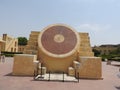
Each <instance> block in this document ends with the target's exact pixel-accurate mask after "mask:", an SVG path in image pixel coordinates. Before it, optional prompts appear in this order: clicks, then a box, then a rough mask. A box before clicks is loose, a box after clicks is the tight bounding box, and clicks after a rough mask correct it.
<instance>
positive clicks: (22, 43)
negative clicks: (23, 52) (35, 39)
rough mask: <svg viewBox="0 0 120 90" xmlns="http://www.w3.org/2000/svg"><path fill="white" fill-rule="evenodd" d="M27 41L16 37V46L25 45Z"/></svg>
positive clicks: (24, 38)
mask: <svg viewBox="0 0 120 90" xmlns="http://www.w3.org/2000/svg"><path fill="white" fill-rule="evenodd" d="M27 41H28V40H27V38H26V37H18V45H27Z"/></svg>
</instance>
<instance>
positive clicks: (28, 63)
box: [12, 54, 37, 75]
mask: <svg viewBox="0 0 120 90" xmlns="http://www.w3.org/2000/svg"><path fill="white" fill-rule="evenodd" d="M36 60H37V56H36V55H29V54H16V55H15V56H14V64H13V72H12V74H13V75H34V63H33V62H34V61H36Z"/></svg>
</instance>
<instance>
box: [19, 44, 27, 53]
mask: <svg viewBox="0 0 120 90" xmlns="http://www.w3.org/2000/svg"><path fill="white" fill-rule="evenodd" d="M25 48H26V45H18V52H22V53H23V52H24V50H25Z"/></svg>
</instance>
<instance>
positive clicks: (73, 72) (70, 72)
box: [68, 67, 75, 76]
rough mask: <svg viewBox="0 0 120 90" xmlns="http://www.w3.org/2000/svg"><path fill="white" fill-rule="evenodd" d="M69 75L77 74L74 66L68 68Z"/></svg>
mask: <svg viewBox="0 0 120 90" xmlns="http://www.w3.org/2000/svg"><path fill="white" fill-rule="evenodd" d="M68 75H69V76H75V69H74V68H73V67H69V68H68Z"/></svg>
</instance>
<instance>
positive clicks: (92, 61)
mask: <svg viewBox="0 0 120 90" xmlns="http://www.w3.org/2000/svg"><path fill="white" fill-rule="evenodd" d="M79 61H80V63H81V64H80V68H79V69H78V70H77V72H79V77H80V78H96V79H100V78H102V64H101V58H100V57H80V60H79Z"/></svg>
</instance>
